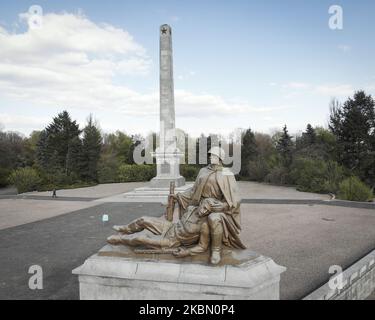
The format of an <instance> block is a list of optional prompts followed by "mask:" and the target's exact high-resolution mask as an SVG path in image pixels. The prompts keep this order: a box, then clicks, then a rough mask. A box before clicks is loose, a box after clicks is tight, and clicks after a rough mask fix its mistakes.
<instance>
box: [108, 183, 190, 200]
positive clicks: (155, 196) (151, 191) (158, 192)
mask: <svg viewBox="0 0 375 320" xmlns="http://www.w3.org/2000/svg"><path fill="white" fill-rule="evenodd" d="M192 186H193V184H192V183H189V184H185V185H183V186H182V187H176V189H175V193H178V192H184V191H186V190H188V189H189V188H191V187H192ZM168 195H169V187H168V188H155V187H143V188H137V189H134V190H132V191H130V192H127V193H125V194H123V196H122V200H121V201H123V202H160V203H163V204H166V203H167V202H168ZM110 200H111V199H110ZM111 201H113V200H111Z"/></svg>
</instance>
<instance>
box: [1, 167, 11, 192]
mask: <svg viewBox="0 0 375 320" xmlns="http://www.w3.org/2000/svg"><path fill="white" fill-rule="evenodd" d="M10 172H11V170H10V169H5V168H0V188H2V187H6V186H7V185H8V183H9V174H10Z"/></svg>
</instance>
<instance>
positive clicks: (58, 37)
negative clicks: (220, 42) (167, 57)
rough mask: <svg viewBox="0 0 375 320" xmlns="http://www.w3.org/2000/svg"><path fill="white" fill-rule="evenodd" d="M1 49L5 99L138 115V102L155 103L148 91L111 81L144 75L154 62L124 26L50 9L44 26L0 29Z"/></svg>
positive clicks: (0, 81)
mask: <svg viewBox="0 0 375 320" xmlns="http://www.w3.org/2000/svg"><path fill="white" fill-rule="evenodd" d="M25 17H27V15H26V16H25V15H21V18H25ZM0 47H1V48H2V50H1V51H0V61H1V63H0V92H1V93H0V95H2V96H3V97H11V98H14V99H16V100H18V101H25V102H31V103H36V104H40V103H42V104H44V105H47V106H56V105H58V104H59V105H64V106H68V107H73V108H85V107H86V108H89V109H102V108H109V107H110V108H113V109H112V110H114V111H115V110H116V109H117V110H119V109H121V110H127V111H128V112H129V113H134V114H136V113H137V107H138V106H139V104H140V103H142V104H144V105H145V106H144V107H145V109H147V108H150V107H151V108H152V104H153V103H154V97H153V96H152V95H150V94H147V95H141V94H139V93H137V92H134V91H132V90H130V89H128V88H127V87H126V86H124V85H117V86H116V85H114V84H113V77H114V76H121V75H129V74H132V75H145V74H147V73H148V71H149V68H150V65H151V60H150V59H149V58H148V56H147V54H146V50H145V49H144V48H143V47H142V46H141V45H140V44H138V43H137V42H136V41H135V40H134V39H133V37H132V36H131V35H130V34H129V33H128V32H126V31H125V30H122V29H119V28H115V27H113V26H110V25H108V24H100V25H99V24H95V23H93V22H92V21H90V20H89V19H87V18H86V17H85V16H83V15H74V14H68V13H63V14H53V13H51V14H46V15H44V16H43V26H42V28H38V29H28V30H27V31H26V32H24V33H9V32H7V31H6V30H5V29H0ZM129 101H132V102H133V104H132V105H129V104H128V102H129ZM127 105H129V107H128V108H126V106H127Z"/></svg>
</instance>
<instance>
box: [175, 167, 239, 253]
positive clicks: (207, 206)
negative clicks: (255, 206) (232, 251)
mask: <svg viewBox="0 0 375 320" xmlns="http://www.w3.org/2000/svg"><path fill="white" fill-rule="evenodd" d="M236 195H237V188H236V180H235V178H234V175H233V173H232V172H231V171H230V170H228V169H225V168H223V167H222V166H214V165H209V166H207V167H205V168H202V169H201V170H200V172H199V174H198V177H197V179H196V180H195V183H194V185H193V187H192V188H191V189H189V190H187V191H185V192H180V193H178V194H177V199H178V202H179V203H180V205H181V207H182V209H183V211H193V210H194V211H195V210H197V211H198V212H199V215H201V216H202V215H203V216H207V215H209V214H210V213H212V212H218V213H219V212H222V213H223V214H222V215H221V217H222V224H223V244H224V245H226V246H228V247H232V248H241V249H244V248H246V247H245V245H244V244H243V243H242V241H241V239H240V237H239V234H240V231H241V213H240V202H239V199H237V198H236Z"/></svg>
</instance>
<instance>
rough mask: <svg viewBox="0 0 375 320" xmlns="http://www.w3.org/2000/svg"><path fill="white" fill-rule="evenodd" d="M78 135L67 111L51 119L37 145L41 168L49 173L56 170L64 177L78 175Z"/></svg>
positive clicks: (77, 129)
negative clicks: (73, 173)
mask: <svg viewBox="0 0 375 320" xmlns="http://www.w3.org/2000/svg"><path fill="white" fill-rule="evenodd" d="M80 134H81V131H80V130H79V126H78V124H77V123H76V121H72V120H71V118H70V115H69V113H68V112H67V111H63V112H62V113H59V114H58V116H57V117H55V118H53V122H52V123H51V124H50V125H48V126H47V128H46V129H45V130H43V131H42V132H41V134H40V138H39V141H38V143H37V156H38V162H39V164H40V165H41V167H42V168H43V169H45V170H46V171H47V172H50V173H53V172H54V171H55V170H56V168H59V171H62V172H64V173H65V174H66V175H70V174H71V173H72V172H75V173H79V171H80V168H79V157H80V155H79V153H80V139H79V135H80Z"/></svg>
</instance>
